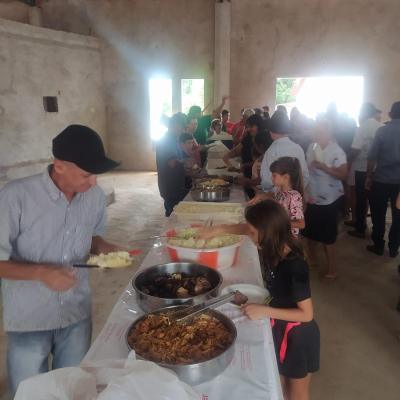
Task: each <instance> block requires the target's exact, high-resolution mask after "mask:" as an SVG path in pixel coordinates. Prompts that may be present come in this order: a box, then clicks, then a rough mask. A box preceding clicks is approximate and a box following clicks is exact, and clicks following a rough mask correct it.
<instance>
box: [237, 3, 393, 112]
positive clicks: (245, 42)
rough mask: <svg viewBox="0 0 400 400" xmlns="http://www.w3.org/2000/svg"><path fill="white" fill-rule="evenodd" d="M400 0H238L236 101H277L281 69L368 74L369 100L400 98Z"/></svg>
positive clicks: (379, 102) (291, 72) (313, 73)
mask: <svg viewBox="0 0 400 400" xmlns="http://www.w3.org/2000/svg"><path fill="white" fill-rule="evenodd" d="M399 33H400V2H399V0H380V1H375V0H352V1H348V0H303V1H297V2H296V1H292V0H232V42H231V108H232V111H233V112H234V115H235V116H237V115H238V112H239V110H240V108H242V107H243V106H261V105H263V104H265V103H269V104H270V105H273V104H274V100H275V79H276V77H279V76H288V77H290V76H317V75H329V74H334V75H341V74H343V75H352V74H353V75H364V76H365V96H364V97H365V100H370V101H373V102H375V103H376V104H377V105H378V106H379V107H383V109H384V110H388V108H389V106H390V104H391V103H392V102H393V101H394V100H400V85H399V84H398V78H399V65H400V40H399Z"/></svg>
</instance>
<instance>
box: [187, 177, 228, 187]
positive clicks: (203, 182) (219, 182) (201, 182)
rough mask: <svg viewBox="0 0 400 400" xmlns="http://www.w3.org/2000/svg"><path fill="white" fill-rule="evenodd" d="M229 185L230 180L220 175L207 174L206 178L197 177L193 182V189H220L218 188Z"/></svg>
mask: <svg viewBox="0 0 400 400" xmlns="http://www.w3.org/2000/svg"><path fill="white" fill-rule="evenodd" d="M229 186H231V182H229V181H228V180H226V179H224V178H221V177H212V176H209V177H207V178H201V179H197V180H196V181H195V182H194V188H195V189H208V190H213V189H220V188H229Z"/></svg>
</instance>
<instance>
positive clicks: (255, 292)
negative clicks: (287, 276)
mask: <svg viewBox="0 0 400 400" xmlns="http://www.w3.org/2000/svg"><path fill="white" fill-rule="evenodd" d="M236 290H238V291H239V292H240V293H242V294H244V295H245V296H246V297H247V298H248V300H247V303H257V304H265V302H266V301H267V300H268V298H269V297H270V294H269V291H268V290H267V289H265V288H263V287H261V286H257V285H251V284H249V283H237V284H235V285H230V286H226V287H225V288H223V289H222V291H221V295H224V294H228V293H232V292H235V291H236ZM229 304H231V305H232V306H233V307H239V306H237V305H235V304H233V303H229Z"/></svg>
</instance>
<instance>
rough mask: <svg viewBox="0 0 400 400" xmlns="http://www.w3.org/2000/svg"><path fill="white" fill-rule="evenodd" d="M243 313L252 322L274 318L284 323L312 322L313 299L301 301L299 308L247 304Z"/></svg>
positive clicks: (298, 304)
mask: <svg viewBox="0 0 400 400" xmlns="http://www.w3.org/2000/svg"><path fill="white" fill-rule="evenodd" d="M242 311H243V313H244V314H245V315H247V317H249V318H250V319H252V320H256V319H266V318H274V319H280V320H282V321H294V322H310V321H312V319H313V318H314V311H313V305H312V301H311V298H309V299H306V300H303V301H299V302H298V303H297V308H273V307H269V306H264V305H262V304H245V305H244V306H242Z"/></svg>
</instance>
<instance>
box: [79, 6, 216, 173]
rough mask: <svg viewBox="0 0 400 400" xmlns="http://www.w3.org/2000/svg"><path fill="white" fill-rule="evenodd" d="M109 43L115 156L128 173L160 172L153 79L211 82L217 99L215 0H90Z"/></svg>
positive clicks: (106, 61)
mask: <svg viewBox="0 0 400 400" xmlns="http://www.w3.org/2000/svg"><path fill="white" fill-rule="evenodd" d="M86 7H87V14H88V16H89V19H90V24H91V25H92V27H93V29H94V31H95V32H96V33H97V35H98V36H99V37H101V38H102V39H103V40H104V46H103V51H102V55H103V68H104V82H105V90H106V105H107V133H108V137H109V148H110V152H111V155H112V156H113V157H115V158H117V159H120V160H122V162H123V164H122V168H123V169H133V170H151V169H154V167H155V163H154V153H153V151H152V144H151V141H150V133H149V114H148V113H149V103H148V102H149V99H148V79H149V78H151V77H152V76H153V75H156V74H163V75H165V76H169V77H171V78H172V79H174V80H175V82H178V81H179V80H180V79H182V78H204V79H206V93H205V96H206V103H207V102H208V101H210V100H212V88H213V82H212V79H213V57H214V54H213V52H214V0H201V1H199V0H168V1H166V0H118V1H111V0H88V1H86Z"/></svg>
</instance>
